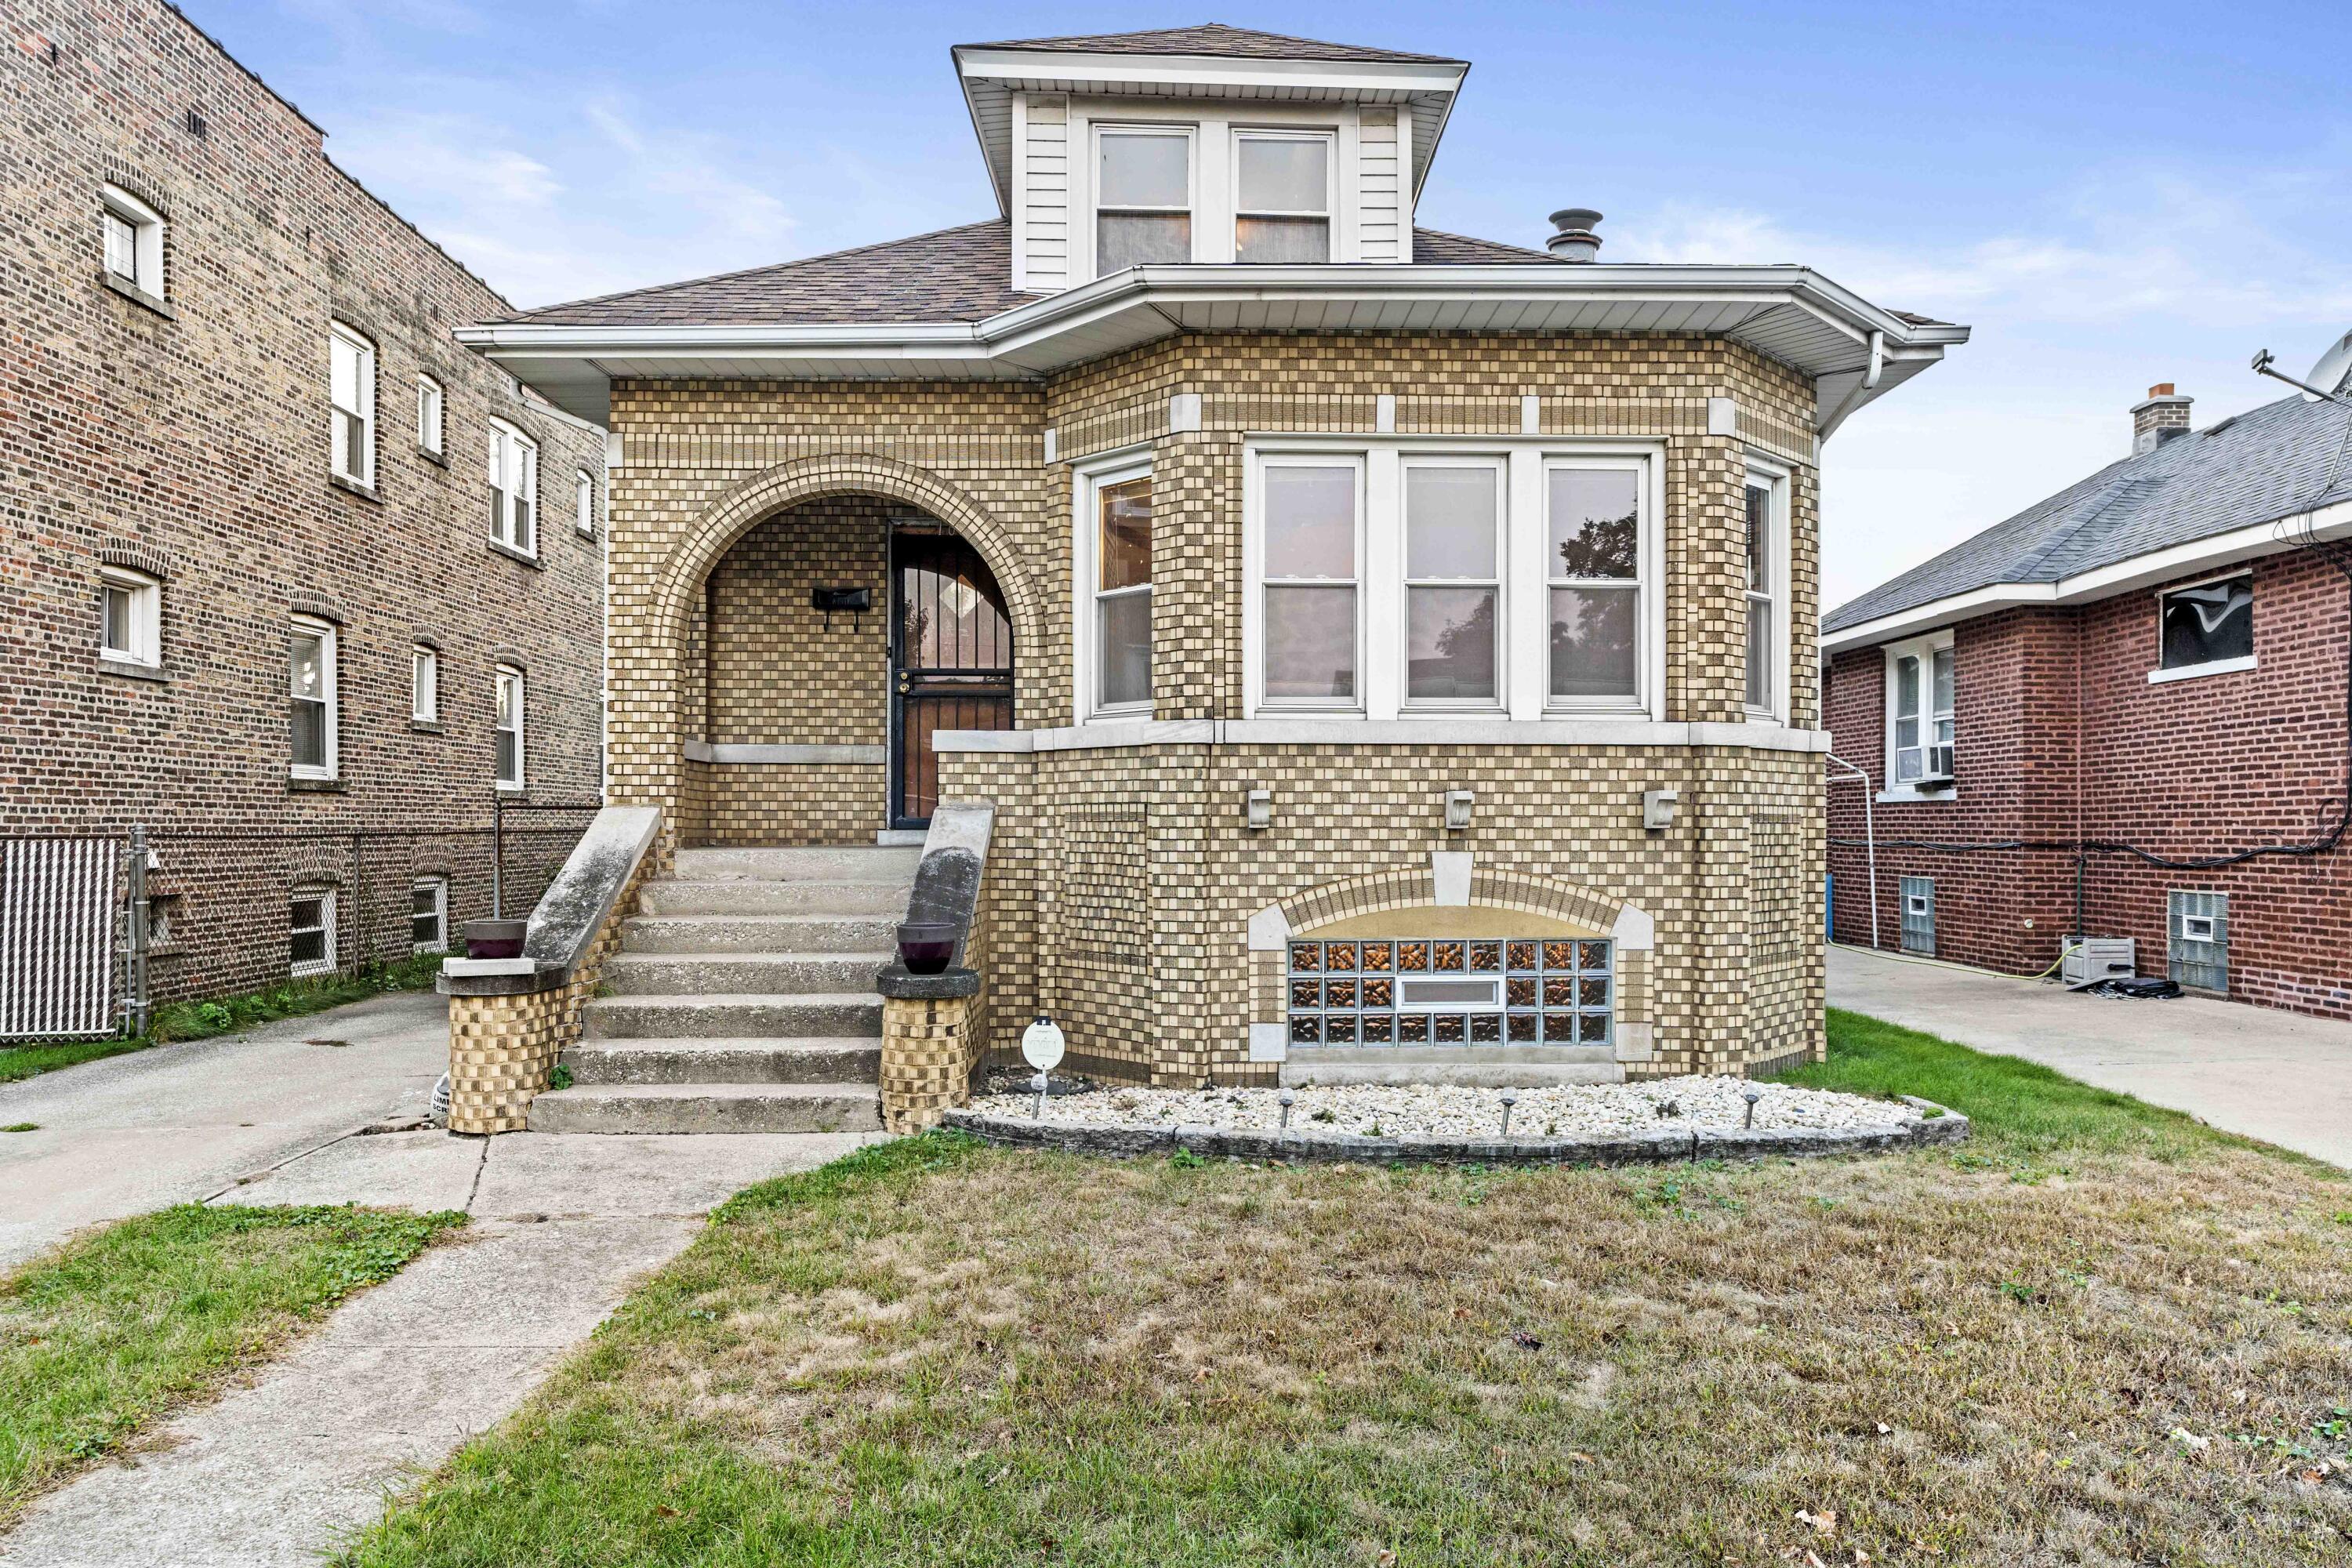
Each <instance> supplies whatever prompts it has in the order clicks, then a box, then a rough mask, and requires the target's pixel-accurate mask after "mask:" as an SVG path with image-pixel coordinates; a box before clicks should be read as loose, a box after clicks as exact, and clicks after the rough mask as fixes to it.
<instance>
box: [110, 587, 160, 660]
mask: <svg viewBox="0 0 2352 1568" xmlns="http://www.w3.org/2000/svg"><path fill="white" fill-rule="evenodd" d="M98 584H99V588H98V595H99V597H98V655H99V657H100V658H102V659H105V660H106V661H107V662H108V663H110V664H133V665H137V666H139V667H140V668H142V669H160V668H163V583H162V581H161V580H160V579H158V578H155V577H152V576H150V575H148V574H146V573H144V572H137V571H133V570H132V569H131V568H130V567H128V566H101V567H100V568H99V569H98ZM116 593H121V594H127V595H130V600H131V604H130V608H129V612H128V614H127V615H126V616H125V620H126V622H127V633H128V635H127V637H126V638H125V641H126V645H127V646H125V647H114V646H112V645H111V644H110V643H109V642H108V640H107V624H106V623H107V616H106V601H107V597H108V595H110V594H116Z"/></svg>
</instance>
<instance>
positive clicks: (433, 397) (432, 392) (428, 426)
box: [416, 375, 444, 458]
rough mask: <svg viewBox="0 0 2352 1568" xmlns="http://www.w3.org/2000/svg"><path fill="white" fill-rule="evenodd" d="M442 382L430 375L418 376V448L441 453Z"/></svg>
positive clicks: (435, 453)
mask: <svg viewBox="0 0 2352 1568" xmlns="http://www.w3.org/2000/svg"><path fill="white" fill-rule="evenodd" d="M443 401H444V398H443V395H442V391H441V384H440V383H439V382H437V381H436V380H434V379H433V378H432V377H431V376H429V375H420V376H418V377H417V378H416V449H417V450H418V451H420V452H425V453H429V454H430V455H431V456H433V457H436V458H437V457H439V456H440V455H441V410H442V405H443Z"/></svg>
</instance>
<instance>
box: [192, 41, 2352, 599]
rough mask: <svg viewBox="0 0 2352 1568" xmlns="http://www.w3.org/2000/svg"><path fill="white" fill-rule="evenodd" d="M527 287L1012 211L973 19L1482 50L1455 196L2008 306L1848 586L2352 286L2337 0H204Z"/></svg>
mask: <svg viewBox="0 0 2352 1568" xmlns="http://www.w3.org/2000/svg"><path fill="white" fill-rule="evenodd" d="M182 3H183V5H184V7H185V9H186V10H187V11H188V12H189V13H190V15H191V16H194V18H195V20H196V21H197V22H198V23H200V24H201V25H202V26H205V28H206V29H207V30H209V31H211V32H212V33H213V34H214V36H215V37H218V38H220V39H221V40H222V42H224V43H225V44H226V45H227V46H228V47H229V48H230V50H231V51H232V52H234V53H235V54H236V56H237V58H239V59H241V60H242V61H244V62H245V63H246V64H247V65H248V66H250V67H252V68H254V69H255V70H257V71H258V72H259V73H260V74H261V75H262V77H263V78H264V79H267V80H268V81H269V82H270V84H271V85H272V86H274V87H275V88H277V89H278V90H279V91H280V92H282V93H284V94H285V95H286V96H287V97H288V98H289V99H291V100H293V101H294V102H295V103H297V104H298V105H299V106H300V107H301V108H302V109H303V110H305V111H306V112H308V113H309V114H310V116H311V118H312V119H314V120H316V121H319V122H320V124H322V125H323V126H325V127H326V129H327V131H328V132H329V136H328V143H327V145H328V150H329V152H330V153H332V154H333V155H334V156H335V157H336V159H337V160H338V161H339V162H341V163H342V164H343V165H344V166H345V167H346V168H348V169H350V170H351V171H352V173H353V174H357V175H358V176H359V177H360V178H362V180H364V181H365V182H366V183H367V184H368V185H369V186H370V187H371V188H372V189H373V190H374V191H375V192H376V193H377V194H378V195H382V196H383V197H384V198H385V199H386V200H387V201H389V202H391V203H392V204H393V205H394V206H395V207H397V208H398V209H399V210H400V211H401V212H402V213H403V214H404V215H405V216H408V217H409V218H410V219H412V220H413V221H415V223H416V224H417V225H418V226H420V227H422V228H423V229H424V230H425V232H426V233H428V234H430V235H432V236H433V237H435V238H436V239H438V240H440V241H441V242H442V243H443V244H444V245H445V246H446V247H448V248H449V249H450V250H451V251H452V252H453V253H455V254H456V255H457V257H458V258H461V259H462V260H464V261H466V262H467V263H468V264H469V265H470V266H472V267H473V268H475V269H476V270H477V271H478V272H480V273H481V274H482V275H483V276H484V277H485V278H487V279H489V281H490V282H491V283H492V284H494V285H495V286H497V287H498V288H499V289H502V290H503V291H505V292H506V293H507V294H508V295H509V297H511V298H512V299H514V300H516V301H517V302H518V303H520V304H522V305H538V304H547V303H551V302H553V301H555V300H563V299H571V298H576V297H578V296H581V295H584V294H591V293H598V292H604V291H608V290H612V289H625V288H629V287H633V286H635V285H639V284H645V283H654V282H661V281H667V280H670V279H678V278H686V277H693V276H697V275H699V274H702V273H706V272H716V271H723V270H727V269H729V268H740V267H747V266H753V265H757V264H759V263H761V262H766V261H772V260H782V259H786V258H792V257H795V256H807V255H814V254H817V253H819V252H822V251H825V250H832V249H837V248H839V247H844V246H849V245H859V244H866V243H869V242H872V241H876V240H882V239H889V238H894V237H899V236H903V235H908V234H914V233H919V232H921V231H923V230H926V229H931V228H940V227H944V226H948V225H950V224H955V223H963V222H971V221H973V220H975V219H979V218H982V217H987V216H993V213H994V205H993V202H992V198H991V196H990V195H989V190H988V184H987V179H986V176H985V174H984V173H983V170H982V164H981V160H980V156H979V152H978V149H977V147H976V145H975V144H974V142H973V139H972V134H971V124H970V121H968V120H967V118H966V116H965V112H964V109H963V104H962V100H961V96H960V94H959V93H958V92H957V90H956V87H955V83H954V80H953V78H952V76H951V75H950V69H949V65H948V58H947V50H948V46H949V45H950V44H953V43H960V42H969V41H979V40H986V39H992V38H1004V37H1034V36H1039V35H1045V34H1054V33H1076V32H1102V31H1111V30H1118V29H1125V28H1136V27H1152V26H1176V25H1182V24H1187V23H1192V22H1199V21H1206V20H1218V21H1224V22H1229V23H1232V24H1234V25H1235V26H1256V27H1264V28H1266V29H1268V30H1271V31H1276V32H1286V33H1294V34H1299V35H1303V36H1306V37H1322V38H1333V39H1339V40H1341V41H1345V42H1349V43H1364V44H1379V45H1385V46H1389V47H1398V48H1408V49H1421V50H1425V51H1428V52H1431V53H1438V54H1451V55H1456V56H1459V57H1462V58H1466V59H1469V60H1471V61H1472V62H1474V65H1473V69H1472V70H1471V73H1470V78H1469V81H1468V84H1467V87H1466V89H1465V93H1464V97H1463V100H1462V102H1461V104H1460V106H1459V108H1458V109H1457V110H1456V111H1455V114H1454V121H1453V123H1452V125H1451V127H1450V128H1449V129H1448V131H1447V132H1446V137H1445V141H1444V144H1443V145H1442V146H1441V147H1440V148H1439V149H1438V158H1437V163H1436V165H1435V167H1434V169H1433V173H1432V174H1431V177H1430V181H1429V185H1428V188H1427V190H1426V191H1425V193H1424V195H1423V205H1422V208H1421V213H1420V221H1421V222H1422V223H1423V224H1424V225H1427V226H1433V227H1438V228H1450V229H1454V230H1457V231H1460V232H1464V233H1469V234H1475V235H1481V236H1485V237H1491V238H1496V239H1507V240H1514V241H1517V242H1520V243H1524V244H1534V243H1537V242H1538V240H1539V238H1540V237H1541V235H1542V234H1543V233H1544V232H1545V229H1546V225H1545V223H1544V215H1545V214H1546V213H1548V212H1549V211H1550V210H1551V209H1552V208H1554V207H1557V206H1564V205H1591V206H1596V207H1599V208H1601V210H1602V211H1604V212H1605V213H1607V214H1608V218H1607V221H1606V222H1605V223H1604V224H1603V225H1602V226H1601V233H1602V235H1603V236H1604V237H1605V239H1606V247H1605V248H1604V250H1603V252H1602V255H1603V257H1604V258H1607V259H1611V260H1686V261H1727V262H1765V261H1801V262H1805V263H1808V264H1810V265H1812V266H1814V267H1817V268H1820V269H1822V271H1824V272H1826V273H1828V274H1829V275H1830V276H1831V277H1832V278H1835V279H1838V280H1839V281H1840V282H1843V283H1844V284H1846V285H1848V286H1850V287H1852V288H1854V289H1860V290H1861V291H1862V292H1864V294H1865V295H1867V296H1868V297H1870V298H1872V299H1874V300H1877V301H1879V302H1880V303H1883V304H1886V305H1891V306H1895V307H1897V308H1901V309H1906V310H1917V311H1922V312H1924V313H1927V314H1930V315H1935V316H1939V317H1942V318H1943V319H1945V320H1948V321H1966V322H1968V323H1969V324H1970V325H1972V326H1973V327H1974V328H1975V329H1976V341H1975V342H1973V343H1971V344H1969V346H1968V347H1966V348H1963V349H1960V350H1958V351H1956V352H1955V353H1953V354H1952V355H1951V357H1950V358H1949V359H1948V361H1947V363H1944V364H1943V365H1940V366H1938V367H1937V368H1936V369H1935V370H1933V371H1930V372H1929V373H1928V374H1926V375H1925V376H1923V377H1921V378H1920V379H1919V380H1917V381H1916V382H1914V383H1913V384H1911V385H1909V386H1907V387H1906V388H1904V389H1903V390H1901V391H1900V392H1898V393H1897V394H1895V395H1894V396H1892V397H1890V398H1888V399H1886V400H1885V402H1883V403H1881V404H1878V405H1874V406H1873V407H1872V408H1869V409H1867V410H1865V411H1864V413H1862V414H1861V415H1859V416H1856V417H1855V418H1853V420H1852V421H1851V422H1850V423H1849V424H1848V425H1847V426H1845V428H1844V429H1843V431H1841V432H1840V433H1839V435H1838V436H1837V437H1835V438H1834V439H1833V440H1832V442H1831V443H1830V445H1829V447H1828V449H1827V451H1826V454H1825V457H1824V463H1823V482H1822V492H1823V498H1822V513H1823V520H1822V521H1823V532H1824V543H1823V549H1824V585H1823V597H1824V602H1825V603H1826V604H1829V605H1834V604H1836V603H1839V602H1840V601H1842V600H1843V599H1845V598H1848V597H1851V596H1852V595H1854V594H1856V593H1859V592H1861V591H1862V590H1864V589H1865V588H1867V587H1869V586H1871V585H1872V584H1874V583H1876V582H1878V581H1880V580H1881V579H1883V578H1885V577H1886V576H1888V575H1891V574H1894V573H1895V572H1897V571H1899V570H1901V569H1903V568H1904V567H1906V566H1909V565H1911V564H1913V563H1916V562H1917V561H1920V560H1923V559H1925V558H1926V557H1927V556H1928V555H1930V554H1932V553H1934V552H1936V551H1937V550H1939V549H1941V548H1943V547H1944V546H1945V545H1947V544H1949V543H1951V542H1954V541H1955V540H1958V539H1960V538H1962V537H1965V536H1966V535H1967V534H1969V533H1970V532H1973V531H1976V530H1977V529H1979V528H1981V527H1983V526H1985V525H1986V524H1989V523H1990V522H1994V521H1999V520H2000V518H2001V517H2004V516H2006V515H2007V514H2008V513H2010V512H2011V511H2012V510H2016V509H2018V508H2019V507H2021V506H2023V505H2025V504H2027V503H2028V502H2030V501H2032V500H2036V499H2038V498H2039V497H2041V496H2042V495H2044V494H2047V493H2048V492H2050V491H2052V490H2053V489H2058V488H2059V487H2060V486H2062V485H2063V484H2066V483H2069V482H2071V481H2072V480H2074V479H2077V478H2079V477H2080V476H2082V475H2083V474H2084V473H2086V472H2088V471H2089V470H2091V469H2092V468H2095V467H2098V466H2099V465H2101V464H2103V463H2105V462H2107V461H2109V460H2111V459H2113V458H2116V457H2119V456H2121V455H2122V454H2123V452H2124V451H2125V449H2126V443H2127V437H2128V430H2129V421H2128V417H2127V415H2126V410H2127V409H2128V408H2129V406H2130V405H2131V404H2132V403H2134V402H2135V401H2137V399H2138V398H2139V397H2140V396H2141V395H2144V393H2145V391H2146V389H2147V386H2148V384H2150V383H2152V382H2158V381H2173V382H2177V383H2179V386H2180V390H2182V391H2183V392H2186V393H2189V394H2190V395H2194V396H2195V397H2196V398H2197V405H2196V416H2197V419H2198V422H2199V423H2200V424H2204V423H2207V422H2209V421H2210V420H2212V419H2215V418H2219V417H2221V416H2222V415H2225V414H2230V413H2234V412H2237V411H2239V410H2241V409H2243V408H2247V407H2250V406H2252V405H2255V404H2257V403H2263V402H2267V401H2269V400H2270V397H2271V395H2272V394H2273V393H2274V392H2279V393H2283V392H2284V391H2285V389H2284V388H2283V387H2280V386H2278V385H2277V384H2275V383H2271V382H2263V381H2259V380H2257V379H2256V378H2255V377H2254V376H2253V375H2252V374H2249V373H2248V371H2247V370H2246V360H2247V358H2248V357H2249V356H2250V355H2252V353H2253V351H2254V350H2256V349H2258V348H2263V347H2269V348H2272V349H2274V350H2276V351H2277V353H2278V354H2279V358H2280V360H2281V362H2282V363H2283V364H2284V365H2285V366H2287V367H2288V368H2289V369H2291V370H2294V371H2295V372H2297V373H2298V374H2299V373H2300V372H2301V371H2302V370H2303V369H2304V368H2305V367H2306V366H2307V365H2308V364H2309V363H2310V362H2311V361H2312V360H2313V359H2314V358H2315V357H2316V356H2317V355H2318V353H2319V352H2320V351H2321V350H2322V349H2323V348H2324V347H2325V346H2326V344H2327V343H2329V342H2332V341H2333V340H2334V339H2335V337H2336V335H2337V334H2338V333H2340V332H2342V331H2345V330H2346V329H2347V328H2352V91H2347V79H2346V76H2345V72H2344V70H2343V60H2344V38H2345V34H2344V31H2343V19H2344V18H2343V10H2342V6H2341V4H2340V0H2326V3H2322V0H2308V3H2305V0H2275V3H2270V4H2263V3H2255V4H2250V5H2233V6H2221V5H2212V4H2211V3H2210V0H2202V3H2200V4H2176V3H2170V0H2140V3H2137V4H2118V3H2110V0H2095V3H2080V0H2075V3H2059V4H2048V3H2044V4H2015V3H2010V0H1977V3H1974V4H1969V5H1954V4H1950V3H1948V0H1946V3H1942V4H1935V5H1915V4H1906V3H1902V0H1878V3H1874V4H1861V3H1852V0H1812V3H1802V4H1799V3H1789V4H1747V5H1739V4H1714V3H1703V0H1646V3H1642V4H1619V3H1596V4H1584V5H1468V4H1455V5H1427V4H1421V5H1390V4H1383V3H1380V0H1351V3H1349V4H1345V5H1328V4H1292V3H1283V0H1254V3H1253V4H1251V5H1245V6H1244V5H1219V6H1216V7H1211V6H1209V5H1204V4H1201V3H1199V0H1186V3H1185V4H1184V5H1177V6H1175V7H1174V8H1172V9H1171V8H1170V7H1168V6H1166V5H1150V6H1144V5H1132V4H1123V3H1109V0H1104V3H1097V4H1087V5H1078V4H1054V5H1031V4H996V5H985V6H982V5H926V4H904V3H893V4H872V3H869V4H866V5H792V4H749V3H743V0H666V3H664V4H658V5H653V4H638V3H636V0H182Z"/></svg>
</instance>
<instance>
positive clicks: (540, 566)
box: [483, 539, 547, 572]
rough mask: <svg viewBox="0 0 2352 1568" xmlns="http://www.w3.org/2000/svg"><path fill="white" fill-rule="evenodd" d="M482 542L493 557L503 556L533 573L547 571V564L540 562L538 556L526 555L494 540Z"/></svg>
mask: <svg viewBox="0 0 2352 1568" xmlns="http://www.w3.org/2000/svg"><path fill="white" fill-rule="evenodd" d="M483 543H485V544H487V545H488V546H489V547H490V553H491V554H493V555H503V556H505V557H506V558H507V559H508V560H509V561H520V562H521V563H523V564H524V565H525V566H528V567H530V569H531V570H532V571H534V572H544V571H546V570H547V563H545V562H543V561H541V560H540V558H539V557H538V556H536V555H531V554H528V553H526V552H523V551H520V550H517V549H516V548H515V547H514V546H513V545H511V544H506V543H502V542H499V541H498V540H495V539H486V540H484V541H483Z"/></svg>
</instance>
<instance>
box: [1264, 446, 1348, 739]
mask: <svg viewBox="0 0 2352 1568" xmlns="http://www.w3.org/2000/svg"><path fill="white" fill-rule="evenodd" d="M1251 478H1252V491H1253V494H1252V498H1251V500H1252V503H1253V505H1254V507H1255V514H1256V515H1257V516H1258V517H1260V518H1262V519H1264V524H1263V526H1262V527H1260V528H1258V529H1257V530H1255V531H1253V534H1252V541H1251V542H1252V549H1251V552H1250V556H1251V563H1252V569H1253V572H1254V574H1255V576H1256V578H1257V581H1258V589H1257V591H1258V595H1259V598H1258V611H1259V613H1258V616H1257V618H1256V621H1255V626H1257V628H1259V642H1260V644H1261V649H1260V652H1261V657H1260V658H1257V659H1255V661H1254V667H1255V668H1256V669H1257V671H1258V702H1259V705H1260V706H1262V707H1265V708H1278V709H1297V710H1316V711H1326V712H1330V711H1337V712H1359V711H1360V710H1362V707H1363V700H1364V684H1363V680H1362V679H1361V671H1362V669H1363V650H1364V615H1363V561H1364V459H1363V458H1362V457H1361V456H1360V455H1357V454H1351V453H1344V452H1342V453H1331V454H1319V453H1306V452H1286V453H1275V454H1271V455H1269V456H1266V457H1264V458H1260V459H1259V460H1258V461H1257V463H1255V465H1254V466H1253V468H1252V475H1251Z"/></svg>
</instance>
